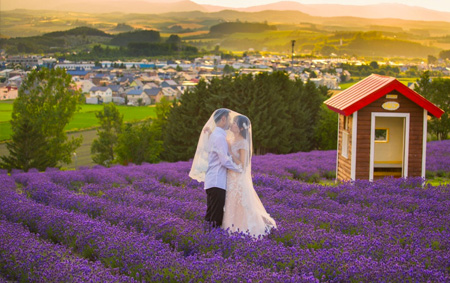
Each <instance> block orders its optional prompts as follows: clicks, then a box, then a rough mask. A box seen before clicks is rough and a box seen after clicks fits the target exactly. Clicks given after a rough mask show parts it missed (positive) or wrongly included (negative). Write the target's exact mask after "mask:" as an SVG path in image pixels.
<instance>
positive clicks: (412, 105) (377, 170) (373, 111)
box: [324, 74, 444, 181]
mask: <svg viewBox="0 0 450 283" xmlns="http://www.w3.org/2000/svg"><path fill="white" fill-rule="evenodd" d="M324 103H325V104H326V105H327V107H328V108H329V109H331V110H333V111H335V112H337V113H339V126H338V129H339V132H338V150H337V164H336V177H337V179H338V180H355V179H368V180H371V181H372V180H374V179H376V178H382V177H385V176H393V177H403V178H406V177H410V176H411V177H425V164H426V143H427V118H428V115H433V116H435V117H437V118H440V117H441V115H442V114H443V113H444V111H442V110H441V109H439V108H438V107H437V106H435V105H434V104H433V103H431V102H430V101H428V100H426V99H425V98H424V97H422V96H421V95H420V94H418V93H417V92H415V91H413V90H412V89H410V88H408V87H407V86H405V85H403V84H402V83H401V82H399V81H398V80H397V79H395V78H393V77H386V76H380V75H374V74H373V75H371V76H369V77H367V78H365V79H364V80H362V81H360V82H358V83H357V84H355V85H353V86H352V87H350V88H348V89H346V90H344V91H342V92H340V93H339V94H337V95H335V96H333V97H331V98H330V99H328V100H326V101H325V102H324Z"/></svg>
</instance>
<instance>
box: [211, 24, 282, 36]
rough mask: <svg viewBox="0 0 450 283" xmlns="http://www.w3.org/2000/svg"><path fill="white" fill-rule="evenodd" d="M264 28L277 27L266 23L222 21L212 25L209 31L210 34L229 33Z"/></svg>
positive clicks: (261, 29) (255, 31) (259, 30)
mask: <svg viewBox="0 0 450 283" xmlns="http://www.w3.org/2000/svg"><path fill="white" fill-rule="evenodd" d="M266 30H277V27H276V26H271V25H268V24H267V23H247V22H245V23H241V22H224V23H220V24H217V25H214V26H212V27H211V28H210V29H209V32H210V33H212V34H230V33H236V32H248V33H258V32H263V31H266Z"/></svg>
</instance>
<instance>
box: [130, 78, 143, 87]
mask: <svg viewBox="0 0 450 283" xmlns="http://www.w3.org/2000/svg"><path fill="white" fill-rule="evenodd" d="M130 86H131V87H140V88H142V87H143V86H144V84H143V83H142V81H141V80H138V79H134V80H133V81H132V82H131V83H130Z"/></svg>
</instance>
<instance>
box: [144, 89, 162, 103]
mask: <svg viewBox="0 0 450 283" xmlns="http://www.w3.org/2000/svg"><path fill="white" fill-rule="evenodd" d="M144 92H145V94H146V95H148V97H149V98H150V100H151V104H155V103H159V102H161V99H162V98H163V97H164V93H163V91H162V88H160V87H155V88H147V89H144Z"/></svg>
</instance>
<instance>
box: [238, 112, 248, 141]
mask: <svg viewBox="0 0 450 283" xmlns="http://www.w3.org/2000/svg"><path fill="white" fill-rule="evenodd" d="M234 119H235V121H236V124H237V126H238V127H239V130H240V132H239V133H240V134H241V136H242V137H244V139H246V138H247V134H248V127H250V120H249V119H248V118H247V117H245V116H243V115H238V116H236V118H234Z"/></svg>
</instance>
